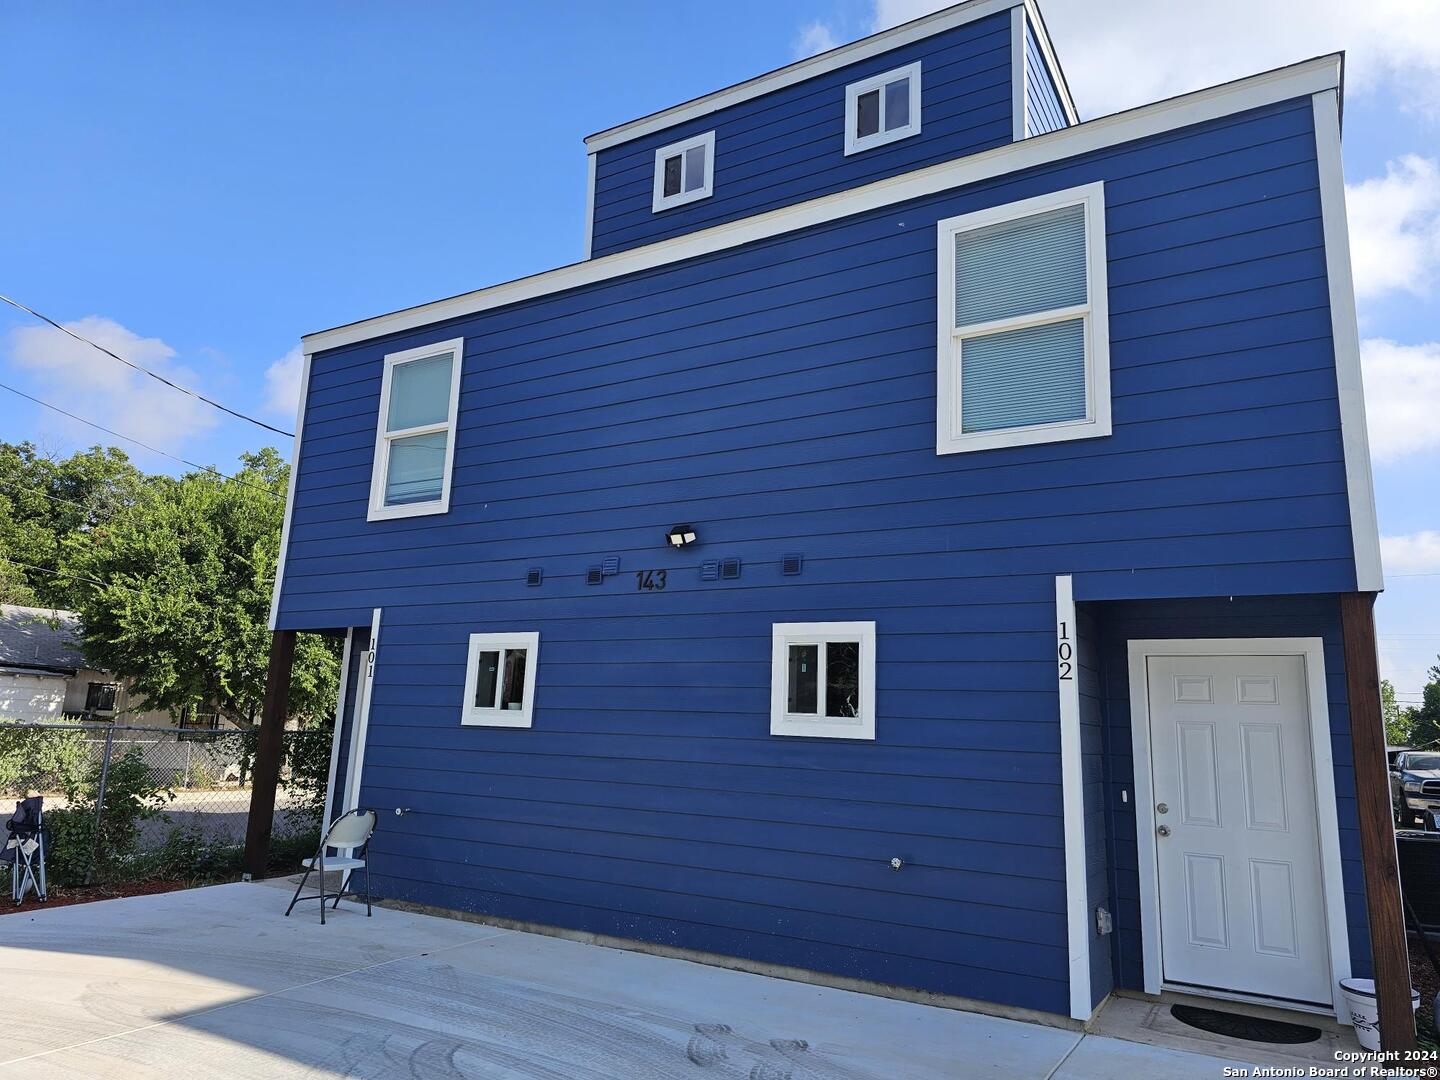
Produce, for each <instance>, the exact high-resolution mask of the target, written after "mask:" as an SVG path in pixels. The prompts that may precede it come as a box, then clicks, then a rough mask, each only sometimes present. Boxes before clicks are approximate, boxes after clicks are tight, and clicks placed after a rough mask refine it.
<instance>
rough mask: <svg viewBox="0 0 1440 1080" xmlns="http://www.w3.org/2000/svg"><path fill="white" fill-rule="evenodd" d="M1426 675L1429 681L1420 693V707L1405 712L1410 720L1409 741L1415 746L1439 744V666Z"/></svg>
mask: <svg viewBox="0 0 1440 1080" xmlns="http://www.w3.org/2000/svg"><path fill="white" fill-rule="evenodd" d="M1437 659H1440V657H1437ZM1426 675H1427V676H1428V678H1429V681H1428V682H1426V683H1425V689H1424V690H1422V691H1421V692H1420V705H1419V706H1418V707H1417V708H1413V709H1409V710H1407V711H1408V713H1409V715H1410V718H1411V727H1410V739H1411V742H1412V743H1413V744H1414V745H1415V746H1433V745H1436V744H1440V664H1436V665H1435V666H1433V667H1432V668H1431V669H1430V670H1429V671H1428V672H1426Z"/></svg>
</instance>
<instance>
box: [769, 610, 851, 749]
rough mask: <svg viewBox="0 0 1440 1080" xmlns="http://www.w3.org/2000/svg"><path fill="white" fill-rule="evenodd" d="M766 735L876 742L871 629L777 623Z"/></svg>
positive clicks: (774, 635) (819, 624)
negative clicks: (768, 722)
mask: <svg viewBox="0 0 1440 1080" xmlns="http://www.w3.org/2000/svg"><path fill="white" fill-rule="evenodd" d="M770 679H771V686H770V734H772V735H808V736H811V737H816V738H827V739H873V738H875V624H874V623H873V622H854V623H776V624H775V627H774V631H773V652H772V656H771V676H770Z"/></svg>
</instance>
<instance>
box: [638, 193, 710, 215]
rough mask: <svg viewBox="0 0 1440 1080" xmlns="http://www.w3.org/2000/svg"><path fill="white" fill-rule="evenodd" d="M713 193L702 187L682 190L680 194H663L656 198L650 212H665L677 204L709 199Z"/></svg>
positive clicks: (686, 204) (681, 204) (688, 203)
mask: <svg viewBox="0 0 1440 1080" xmlns="http://www.w3.org/2000/svg"><path fill="white" fill-rule="evenodd" d="M712 194H714V193H713V192H710V191H706V190H705V189H704V188H701V189H699V190H698V191H682V192H681V193H680V194H679V195H670V196H668V197H666V196H661V197H659V198H657V199H655V200H654V203H653V205H652V206H651V207H650V212H651V213H652V214H663V213H664V212H665V211H666V210H674V209H675V208H676V207H677V206H689V205H690V204H691V203H697V202H699V201H700V200H701V199H708V198H710V196H711V195H712Z"/></svg>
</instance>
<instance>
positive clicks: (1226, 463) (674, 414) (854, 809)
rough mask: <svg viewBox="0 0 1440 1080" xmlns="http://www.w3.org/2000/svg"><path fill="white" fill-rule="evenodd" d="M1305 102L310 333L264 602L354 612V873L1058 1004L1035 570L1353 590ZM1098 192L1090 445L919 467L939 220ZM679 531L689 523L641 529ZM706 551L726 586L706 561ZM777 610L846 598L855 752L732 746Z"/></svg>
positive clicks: (946, 988) (659, 934)
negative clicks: (471, 304)
mask: <svg viewBox="0 0 1440 1080" xmlns="http://www.w3.org/2000/svg"><path fill="white" fill-rule="evenodd" d="M928 70H929V69H928V68H927V72H928ZM926 86H927V91H928V88H929V86H930V82H929V79H928V74H927V82H926ZM1310 117H1311V110H1310V107H1309V102H1308V101H1298V102H1293V103H1286V104H1282V105H1278V106H1274V107H1270V108H1266V109H1262V110H1257V111H1255V112H1252V113H1248V114H1245V115H1241V116H1236V117H1232V118H1228V119H1226V120H1223V121H1218V122H1214V123H1210V124H1206V125H1201V126H1197V127H1195V128H1191V129H1187V130H1184V131H1180V132H1173V133H1169V134H1167V135H1164V136H1158V137H1155V138H1152V139H1147V140H1143V141H1139V142H1136V143H1133V144H1130V145H1127V146H1123V147H1115V148H1110V149H1107V150H1105V151H1100V152H1096V153H1093V154H1090V155H1086V156H1085V157H1083V158H1079V159H1076V160H1073V161H1067V162H1057V163H1054V164H1051V165H1047V166H1044V167H1042V168H1037V169H1034V170H1031V171H1029V172H1026V173H1023V174H1018V175H1015V176H1009V177H1001V178H996V179H993V180H989V181H986V182H984V183H981V184H977V185H975V186H973V187H970V188H965V189H960V190H956V191H951V192H945V193H942V194H939V195H935V196H932V197H927V198H925V199H920V200H916V201H914V202H912V203H909V204H906V205H904V206H896V207H889V208H885V209H883V210H878V211H875V212H872V213H867V214H864V215H858V216H856V217H853V218H849V219H845V220H841V221H835V222H831V223H827V224H825V225H822V226H817V227H814V228H811V229H806V230H804V231H801V232H797V233H794V234H790V235H785V236H780V237H775V238H773V239H770V240H766V241H763V242H759V243H755V244H751V245H747V246H745V247H742V248H737V249H734V250H729V251H724V252H719V253H716V254H713V255H709V256H705V257H703V258H699V259H694V260H689V261H685V262H681V263H676V264H672V265H669V266H665V267H662V268H658V269H656V270H653V271H647V272H645V273H641V274H636V275H633V276H631V277H627V278H623V279H617V280H612V281H606V282H601V283H598V284H596V285H593V286H589V287H586V288H584V289H576V290H572V291H569V292H564V293H558V294H555V295H551V296H546V297H542V298H538V299H535V300H532V301H527V302H525V303H523V304H516V305H513V306H510V307H506V308H501V309H497V310H494V311H488V312H484V313H481V314H478V315H475V316H471V317H466V318H463V319H457V320H453V321H450V322H447V323H445V324H441V325H437V326H435V327H431V328H427V329H426V330H424V331H416V332H410V333H405V334H402V335H396V336H394V337H391V338H388V339H385V340H382V341H375V342H367V343H362V344H357V345H354V346H349V347H346V348H343V349H339V350H334V351H331V352H326V353H321V354H318V355H316V356H315V357H314V358H313V361H312V381H311V385H310V388H309V394H308V398H307V404H306V416H305V428H304V439H303V441H302V445H301V449H300V460H299V467H298V470H297V473H296V478H295V479H296V491H297V497H296V504H295V508H294V513H293V518H292V523H291V533H290V546H289V551H288V554H287V562H286V570H285V579H284V590H283V594H282V597H281V605H280V623H279V624H280V626H281V627H285V628H320V627H334V626H348V625H365V624H367V623H368V622H369V618H370V611H371V609H372V608H374V607H381V608H383V609H384V615H383V620H382V629H381V639H380V640H381V646H380V652H379V659H378V662H377V668H376V675H375V685H374V690H373V699H372V702H373V703H372V709H371V716H370V729H369V733H368V736H367V751H366V769H365V777H364V788H363V792H362V800H363V801H364V802H366V803H368V804H371V805H378V806H382V807H383V806H390V805H404V806H410V807H412V808H413V813H412V814H410V815H407V816H406V817H404V818H400V819H393V818H389V817H387V818H385V819H384V820H385V822H386V824H385V826H384V827H383V828H382V829H381V831H380V832H379V833H378V834H377V837H376V840H375V847H374V851H375V867H376V872H377V880H376V885H377V888H378V889H379V891H381V892H383V893H384V894H385V895H389V896H394V897H397V898H404V899H409V900H416V901H420V902H424V903H430V904H437V905H441V906H449V907H458V908H464V909H468V910H476V911H482V912H486V913H489V914H493V915H499V916H505V917H510V918H517V919H530V920H535V921H538V922H551V923H556V924H559V925H564V926H568V927H572V928H576V929H581V930H588V931H592V932H597V933H611V934H617V935H620V936H624V937H634V938H642V939H646V940H652V941H660V942H664V943H668V944H675V945H682V946H685V947H689V948H694V949H707V950H712V951H717V952H722V953H730V954H734V955H740V956H744V957H748V958H750V959H752V960H756V961H766V962H772V963H782V964H791V965H796V966H801V967H808V968H814V969H817V970H821V971H828V972H834V973H837V974H842V975H848V976H852V977H857V978H867V979H875V980H879V981H883V982H890V983H897V984H901V985H905V986H910V987H919V988H924V989H929V990H935V991H940V992H945V993H952V994H959V995H963V996H969V997H978V998H984V999H986V1000H990V1001H996V1002H1004V1003H1008V1004H1014V1005H1021V1006H1026V1007H1030V1008H1037V1009H1045V1010H1050V1011H1055V1012H1065V1011H1067V1009H1068V986H1067V983H1066V979H1067V964H1066V961H1065V941H1064V914H1065V903H1064V859H1063V846H1062V845H1063V823H1062V820H1061V805H1060V788H1059V783H1060V780H1059V729H1058V725H1057V723H1056V717H1057V709H1058V700H1057V697H1056V692H1055V683H1054V669H1053V648H1054V637H1053V635H1054V624H1053V619H1054V576H1055V575H1056V574H1058V573H1070V574H1073V575H1074V578H1075V587H1076V595H1077V598H1078V599H1080V600H1081V601H1101V600H1133V601H1140V600H1145V599H1147V598H1151V597H1210V596H1231V595H1234V596H1237V597H1244V596H1247V595H1249V596H1254V595H1263V594H1272V593H1283V594H1290V595H1291V596H1293V597H1299V596H1301V595H1303V594H1333V593H1335V592H1338V591H1343V590H1348V589H1352V588H1353V587H1354V570H1353V559H1352V555H1351V539H1350V531H1349V511H1348V502H1347V498H1346V488H1345V474H1344V464H1343V454H1342V447H1341V441H1340V433H1339V413H1338V405H1337V401H1336V388H1335V375H1334V360H1333V349H1332V346H1331V341H1330V318H1329V310H1328V299H1327V293H1326V289H1325V277H1324V275H1325V261H1324V251H1323V233H1322V230H1321V225H1320V208H1319V198H1318V193H1317V190H1316V167H1315V160H1314V139H1313V132H1312V130H1311V126H1310V125H1311V119H1310ZM928 130H929V121H928V116H927V131H928ZM897 145H899V144H897ZM1094 181H1104V182H1105V185H1106V204H1107V216H1106V229H1107V243H1108V247H1109V257H1110V264H1109V276H1110V293H1109V303H1110V309H1111V312H1112V317H1111V360H1112V402H1113V412H1114V419H1115V429H1114V434H1113V435H1112V436H1111V437H1109V438H1105V439H1095V440H1084V441H1078V442H1072V443H1065V444H1050V445H1045V446H1028V447H1015V448H1009V449H997V450H993V451H987V452H984V453H975V454H961V455H950V456H945V457H939V456H937V455H936V454H935V450H934V445H935V427H934V424H935V419H934V407H935V406H934V401H935V399H934V394H935V362H936V358H935V321H934V320H935V288H936V279H935V235H936V232H935V223H936V221H937V220H939V219H941V218H946V217H950V216H953V215H956V214H960V213H965V212H969V211H973V210H977V209H982V208H984V207H988V206H993V205H996V204H1000V203H1005V202H1009V201H1012V200H1016V199H1021V198H1026V197H1029V196H1033V195H1039V194H1043V193H1045V192H1049V191H1053V190H1056V189H1059V188H1064V187H1070V186H1073V185H1077V184H1082V183H1089V182H1094ZM457 336H463V337H464V338H465V342H466V345H465V361H464V370H463V375H462V382H461V399H460V422H459V429H458V432H457V437H456V455H455V474H454V489H453V493H452V499H451V508H450V511H449V512H448V513H446V514H444V515H440V516H435V517H421V518H412V519H402V520H395V521H387V522H374V523H367V522H366V521H365V511H366V501H367V496H368V489H369V480H370V469H371V458H372V455H373V449H374V425H375V420H376V415H377V409H378V397H379V390H380V375H381V370H382V358H383V356H384V354H385V353H387V352H393V351H397V350H400V349H405V348H410V347H416V346H420V345H423V344H425V343H426V342H430V341H435V340H439V339H446V338H451V337H457ZM681 521H693V522H695V523H696V525H697V527H698V530H699V532H700V537H701V545H700V546H699V547H698V548H695V549H691V550H688V551H675V550H672V549H670V548H668V547H667V546H665V544H664V542H663V536H664V533H665V530H666V529H667V528H668V527H670V526H671V525H673V524H675V523H677V522H681ZM788 552H799V553H801V554H803V555H804V556H805V562H804V570H803V573H802V574H801V575H799V576H798V577H785V576H783V575H782V574H781V573H780V565H779V563H780V559H781V556H782V555H784V554H786V553H788ZM731 555H733V556H736V557H738V558H739V559H740V560H741V562H742V572H741V576H740V578H739V579H738V580H733V581H730V580H727V581H709V582H707V581H704V580H702V578H701V563H702V561H703V560H706V559H713V558H718V557H721V556H731ZM610 556H613V557H615V558H617V559H618V560H619V564H620V572H619V574H618V575H617V576H614V577H609V578H606V579H605V581H604V583H603V584H601V585H598V586H590V585H587V584H585V572H586V570H587V568H588V567H589V566H592V565H595V564H598V563H600V562H601V561H602V559H604V558H606V557H610ZM531 566H540V567H543V569H544V571H545V577H544V584H543V585H542V586H540V587H538V588H530V587H527V586H526V585H525V584H524V574H525V571H526V570H527V569H528V568H529V567H531ZM661 568H663V569H666V570H667V571H668V574H669V576H668V582H667V588H666V590H665V591H664V592H662V593H640V592H637V591H636V589H635V586H634V579H633V576H632V575H633V573H634V572H635V571H637V570H642V569H661ZM1295 602H1297V603H1301V602H1302V601H1299V600H1296V601H1295ZM1275 603H1277V604H1279V605H1280V608H1279V609H1277V610H1280V611H1282V612H1283V611H1286V610H1288V609H1286V608H1285V607H1284V605H1285V604H1286V603H1289V601H1276V602H1275ZM1202 614H1203V612H1202ZM812 620H813V621H821V620H825V621H829V620H837V621H838V620H874V621H875V622H876V624H877V640H876V653H877V671H876V685H877V712H878V721H877V737H876V741H875V742H873V743H850V742H844V741H831V740H810V739H791V738H773V737H771V736H770V735H769V733H768V732H769V715H768V711H769V693H770V691H769V686H770V670H769V664H770V662H769V656H770V628H771V625H772V624H773V623H775V622H784V621H812ZM1203 624H1204V619H1198V621H1197V625H1201V626H1202V629H1201V630H1199V631H1197V633H1203ZM1257 625H1258V623H1257ZM1287 625H1289V624H1287ZM1189 629H1190V628H1189V626H1188V624H1187V625H1186V630H1187V632H1188V631H1189ZM506 630H537V631H539V633H540V641H541V644H540V655H539V661H538V677H537V688H536V699H535V722H534V723H535V726H534V728H533V729H530V730H501V729H493V728H474V727H465V728H462V727H461V726H460V725H459V723H458V716H459V708H460V697H461V692H462V691H461V687H462V684H463V678H464V666H465V643H466V640H467V637H468V635H469V634H470V633H473V632H478V631H506ZM1097 632H1098V631H1097ZM1177 632H1178V631H1177ZM1223 632H1225V633H1232V632H1235V627H1234V626H1233V625H1228V624H1227V626H1226V628H1225V630H1224V631H1223ZM1285 632H1287V633H1290V632H1299V631H1297V630H1295V629H1294V628H1293V627H1292V629H1291V630H1287V631H1285ZM1086 663H1087V668H1086V680H1087V681H1086V683H1085V687H1084V688H1085V698H1084V702H1085V709H1086V711H1085V714H1084V715H1085V717H1086V720H1087V725H1088V726H1087V729H1086V730H1087V732H1088V738H1087V742H1086V752H1085V753H1086V776H1087V783H1088V785H1089V787H1090V788H1091V789H1092V790H1090V791H1089V792H1088V794H1089V795H1090V798H1089V800H1088V802H1087V820H1091V819H1092V818H1093V822H1094V823H1095V825H1096V827H1095V828H1094V829H1093V830H1092V833H1093V834H1094V835H1096V836H1101V837H1103V836H1105V835H1107V834H1106V832H1105V830H1104V829H1103V828H1102V827H1101V826H1102V825H1103V823H1104V820H1105V814H1106V813H1107V811H1106V808H1105V805H1104V803H1103V801H1101V802H1099V803H1097V800H1096V798H1095V791H1094V790H1093V789H1094V788H1095V787H1096V784H1095V772H1096V767H1097V763H1098V764H1099V765H1100V766H1101V774H1102V776H1103V775H1104V767H1105V766H1106V765H1107V764H1108V763H1110V762H1112V760H1113V758H1114V756H1115V755H1116V754H1123V753H1126V752H1128V749H1127V748H1125V747H1124V745H1123V744H1122V743H1121V742H1120V741H1119V737H1118V736H1116V738H1115V740H1112V741H1107V740H1109V737H1110V735H1111V733H1112V730H1113V726H1114V725H1113V721H1111V720H1109V719H1107V721H1106V724H1107V726H1106V727H1105V728H1104V733H1103V736H1102V739H1101V747H1102V750H1103V757H1102V756H1099V754H1098V752H1097V751H1096V749H1095V732H1096V729H1097V715H1096V709H1097V707H1098V705H1099V704H1101V703H1103V704H1104V705H1105V707H1106V709H1107V710H1108V709H1109V708H1110V701H1109V699H1108V698H1104V699H1102V698H1101V696H1100V693H1101V684H1100V683H1099V682H1098V681H1097V680H1098V678H1099V676H1098V675H1096V674H1095V672H1096V671H1100V670H1102V669H1103V668H1104V664H1103V662H1097V666H1095V667H1094V668H1093V670H1092V667H1091V665H1090V661H1089V657H1088V654H1087V660H1086ZM1344 760H1346V761H1348V751H1347V756H1346V758H1345V759H1344ZM1113 783H1114V781H1113V777H1111V778H1109V779H1107V780H1106V785H1107V787H1112V788H1113ZM1341 790H1342V793H1345V794H1342V798H1345V797H1351V796H1352V794H1353V793H1351V791H1350V787H1349V785H1348V782H1342V783H1341ZM1343 820H1346V821H1349V820H1351V819H1349V818H1345V819H1343ZM1110 835H1111V843H1110V847H1109V848H1108V849H1106V850H1094V851H1091V852H1089V853H1088V855H1089V863H1088V870H1089V873H1088V874H1087V886H1088V889H1089V894H1090V899H1091V901H1092V903H1098V902H1100V901H1101V899H1102V898H1107V899H1108V902H1109V903H1111V904H1112V905H1113V907H1114V910H1115V911H1116V914H1117V920H1118V921H1119V922H1120V925H1121V929H1120V931H1118V932H1117V937H1119V936H1120V935H1121V934H1123V933H1124V932H1126V930H1127V928H1128V927H1129V926H1130V925H1131V924H1133V920H1130V908H1131V907H1133V901H1134V895H1133V894H1134V886H1133V883H1130V882H1128V881H1127V880H1126V879H1124V875H1123V869H1124V867H1125V866H1127V865H1128V866H1132V867H1133V847H1134V843H1133V836H1132V837H1131V838H1130V839H1129V841H1128V850H1127V847H1126V845H1127V841H1126V840H1124V839H1123V838H1121V839H1114V837H1113V833H1112V834H1110ZM1347 843H1349V841H1348V840H1347ZM1017 852H1018V853H1021V854H1019V855H1018V856H1017ZM1351 854H1353V850H1352V851H1351ZM892 857H899V858H901V859H902V860H903V861H904V863H905V867H906V868H905V869H904V870H902V871H901V872H900V873H898V874H897V873H895V872H894V871H892V870H890V869H889V860H890V859H891V858H892ZM1127 890H1128V892H1127ZM1126 920H1130V921H1129V923H1127V921H1126ZM1125 963H1128V961H1127V960H1125V959H1124V958H1123V957H1122V958H1120V959H1118V960H1117V962H1116V965H1115V973H1116V976H1115V977H1116V979H1117V981H1120V982H1122V984H1123V978H1122V976H1123V972H1124V968H1125ZM1106 979H1107V976H1106V970H1105V965H1104V964H1102V963H1101V960H1100V958H1096V959H1095V961H1094V969H1093V970H1092V985H1093V986H1095V987H1097V988H1100V987H1103V986H1104V985H1106Z"/></svg>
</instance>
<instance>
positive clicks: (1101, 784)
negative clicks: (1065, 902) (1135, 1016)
mask: <svg viewBox="0 0 1440 1080" xmlns="http://www.w3.org/2000/svg"><path fill="white" fill-rule="evenodd" d="M1073 632H1074V639H1075V640H1074V644H1075V676H1076V679H1077V682H1078V689H1079V697H1080V755H1081V769H1080V775H1081V783H1082V786H1083V787H1082V796H1081V800H1082V805H1083V808H1084V814H1085V901H1086V906H1085V913H1086V920H1085V923H1086V933H1087V935H1088V940H1089V949H1090V1000H1091V1003H1092V1004H1094V1005H1098V1004H1099V1003H1100V1002H1102V1001H1104V1000H1105V998H1106V997H1107V996H1108V995H1109V994H1110V991H1111V990H1113V989H1114V988H1115V974H1114V965H1113V963H1112V960H1111V948H1110V940H1109V938H1107V937H1105V936H1104V935H1102V934H1101V933H1100V931H1099V926H1098V924H1097V920H1096V918H1095V913H1096V912H1097V911H1098V910H1099V909H1100V908H1102V907H1103V908H1105V909H1106V910H1108V911H1110V912H1111V914H1112V915H1113V914H1114V909H1115V903H1114V899H1113V898H1112V896H1111V889H1110V873H1111V870H1110V825H1109V821H1108V807H1107V805H1106V794H1107V785H1106V782H1105V777H1106V767H1105V685H1104V657H1103V655H1102V649H1103V642H1102V639H1101V633H1100V627H1099V626H1098V624H1097V623H1096V621H1095V617H1094V616H1093V615H1092V614H1091V611H1090V605H1086V604H1077V605H1076V610H1075V626H1074V631H1073Z"/></svg>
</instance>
